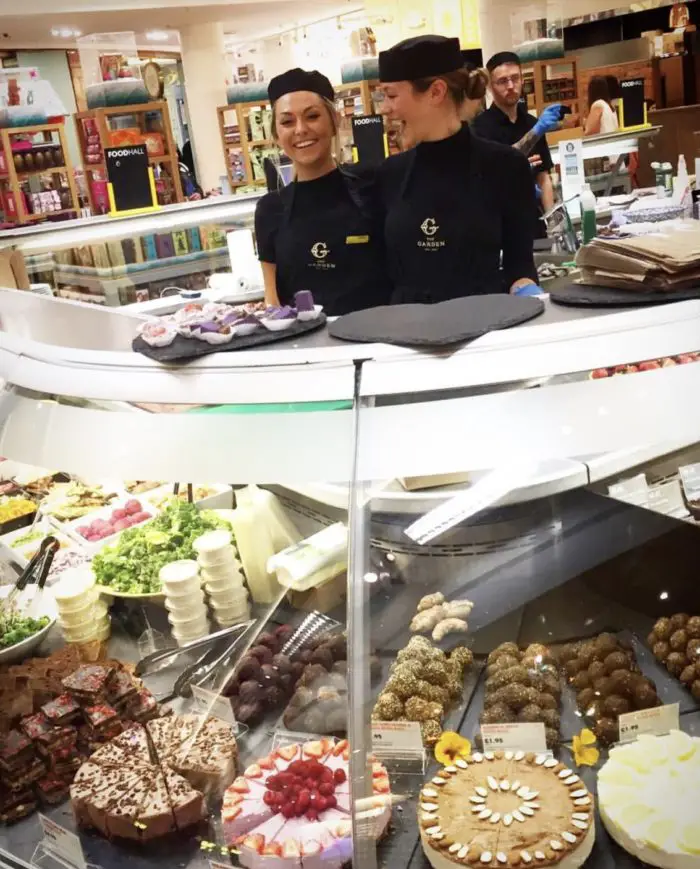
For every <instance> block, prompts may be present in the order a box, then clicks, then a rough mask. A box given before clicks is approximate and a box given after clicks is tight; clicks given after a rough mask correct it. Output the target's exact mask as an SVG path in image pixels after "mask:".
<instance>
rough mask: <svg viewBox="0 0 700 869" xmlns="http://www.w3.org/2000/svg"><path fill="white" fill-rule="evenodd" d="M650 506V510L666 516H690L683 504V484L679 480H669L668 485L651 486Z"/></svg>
mask: <svg viewBox="0 0 700 869" xmlns="http://www.w3.org/2000/svg"><path fill="white" fill-rule="evenodd" d="M648 505H649V509H650V510H653V511H654V512H655V513H663V514H664V515H666V516H676V515H679V514H680V515H681V516H687V515H688V511H687V510H686V507H685V504H684V503H683V495H682V493H681V484H680V483H679V482H678V480H669V482H668V483H661V484H660V485H658V486H651V487H650V488H649V498H648Z"/></svg>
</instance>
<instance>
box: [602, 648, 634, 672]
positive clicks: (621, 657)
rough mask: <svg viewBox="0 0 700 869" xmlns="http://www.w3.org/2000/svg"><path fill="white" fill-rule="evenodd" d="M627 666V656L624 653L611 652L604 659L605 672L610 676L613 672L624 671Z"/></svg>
mask: <svg viewBox="0 0 700 869" xmlns="http://www.w3.org/2000/svg"><path fill="white" fill-rule="evenodd" d="M628 666H629V661H628V660H627V655H626V654H625V653H624V652H611V653H610V654H609V655H606V657H605V672H606V673H607V674H608V675H610V674H611V673H614V672H615V670H624V669H625V668H626V667H628Z"/></svg>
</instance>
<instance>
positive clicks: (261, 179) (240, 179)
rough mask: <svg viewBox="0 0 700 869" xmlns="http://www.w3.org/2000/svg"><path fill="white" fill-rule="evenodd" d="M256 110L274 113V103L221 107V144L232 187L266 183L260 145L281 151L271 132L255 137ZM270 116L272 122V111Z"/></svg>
mask: <svg viewBox="0 0 700 869" xmlns="http://www.w3.org/2000/svg"><path fill="white" fill-rule="evenodd" d="M252 111H256V112H257V111H262V112H266V113H271V112H272V107H271V106H270V104H269V103H267V102H264V101H258V102H252V103H234V104H232V105H230V106H220V107H219V109H218V115H219V131H220V134H221V145H222V147H223V149H224V160H225V162H226V175H227V177H228V183H229V186H230V187H231V190H238V189H239V188H241V187H264V186H265V176H264V172H263V170H262V161H260V162H259V165H258V158H257V156H255V155H256V152H257V151H258V149H264V150H268V151H274V152H275V153H276V152H277V147H276V145H275V142H274V140H273V139H272V138H271V136H270V137H269V138H263V137H260V136H258V137H255V138H254V136H253V133H254V130H253V129H252V124H251V120H250V113H251V112H252ZM267 119H268V124H267V125H268V126H269V125H270V123H271V114H268V116H267ZM263 126H264V125H263Z"/></svg>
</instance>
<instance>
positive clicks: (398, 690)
mask: <svg viewBox="0 0 700 869" xmlns="http://www.w3.org/2000/svg"><path fill="white" fill-rule="evenodd" d="M386 687H387V689H388V690H389V691H391V692H393V693H394V694H396V696H397V697H399V698H400V699H401V700H408V698H409V697H414V696H415V695H416V694H417V693H418V679H416V677H415V676H413V675H410V676H392V677H391V679H389V681H388V682H387V683H386Z"/></svg>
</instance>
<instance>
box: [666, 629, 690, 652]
mask: <svg viewBox="0 0 700 869" xmlns="http://www.w3.org/2000/svg"><path fill="white" fill-rule="evenodd" d="M689 640H690V637H689V636H688V632H687V631H685V630H683V628H680V629H679V630H677V631H674V632H673V633H672V634H671V638H670V639H669V641H668V644H669V646H670V647H671V648H672V649H673V651H674V652H684V651H685V650H686V647H687V645H688V641H689Z"/></svg>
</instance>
